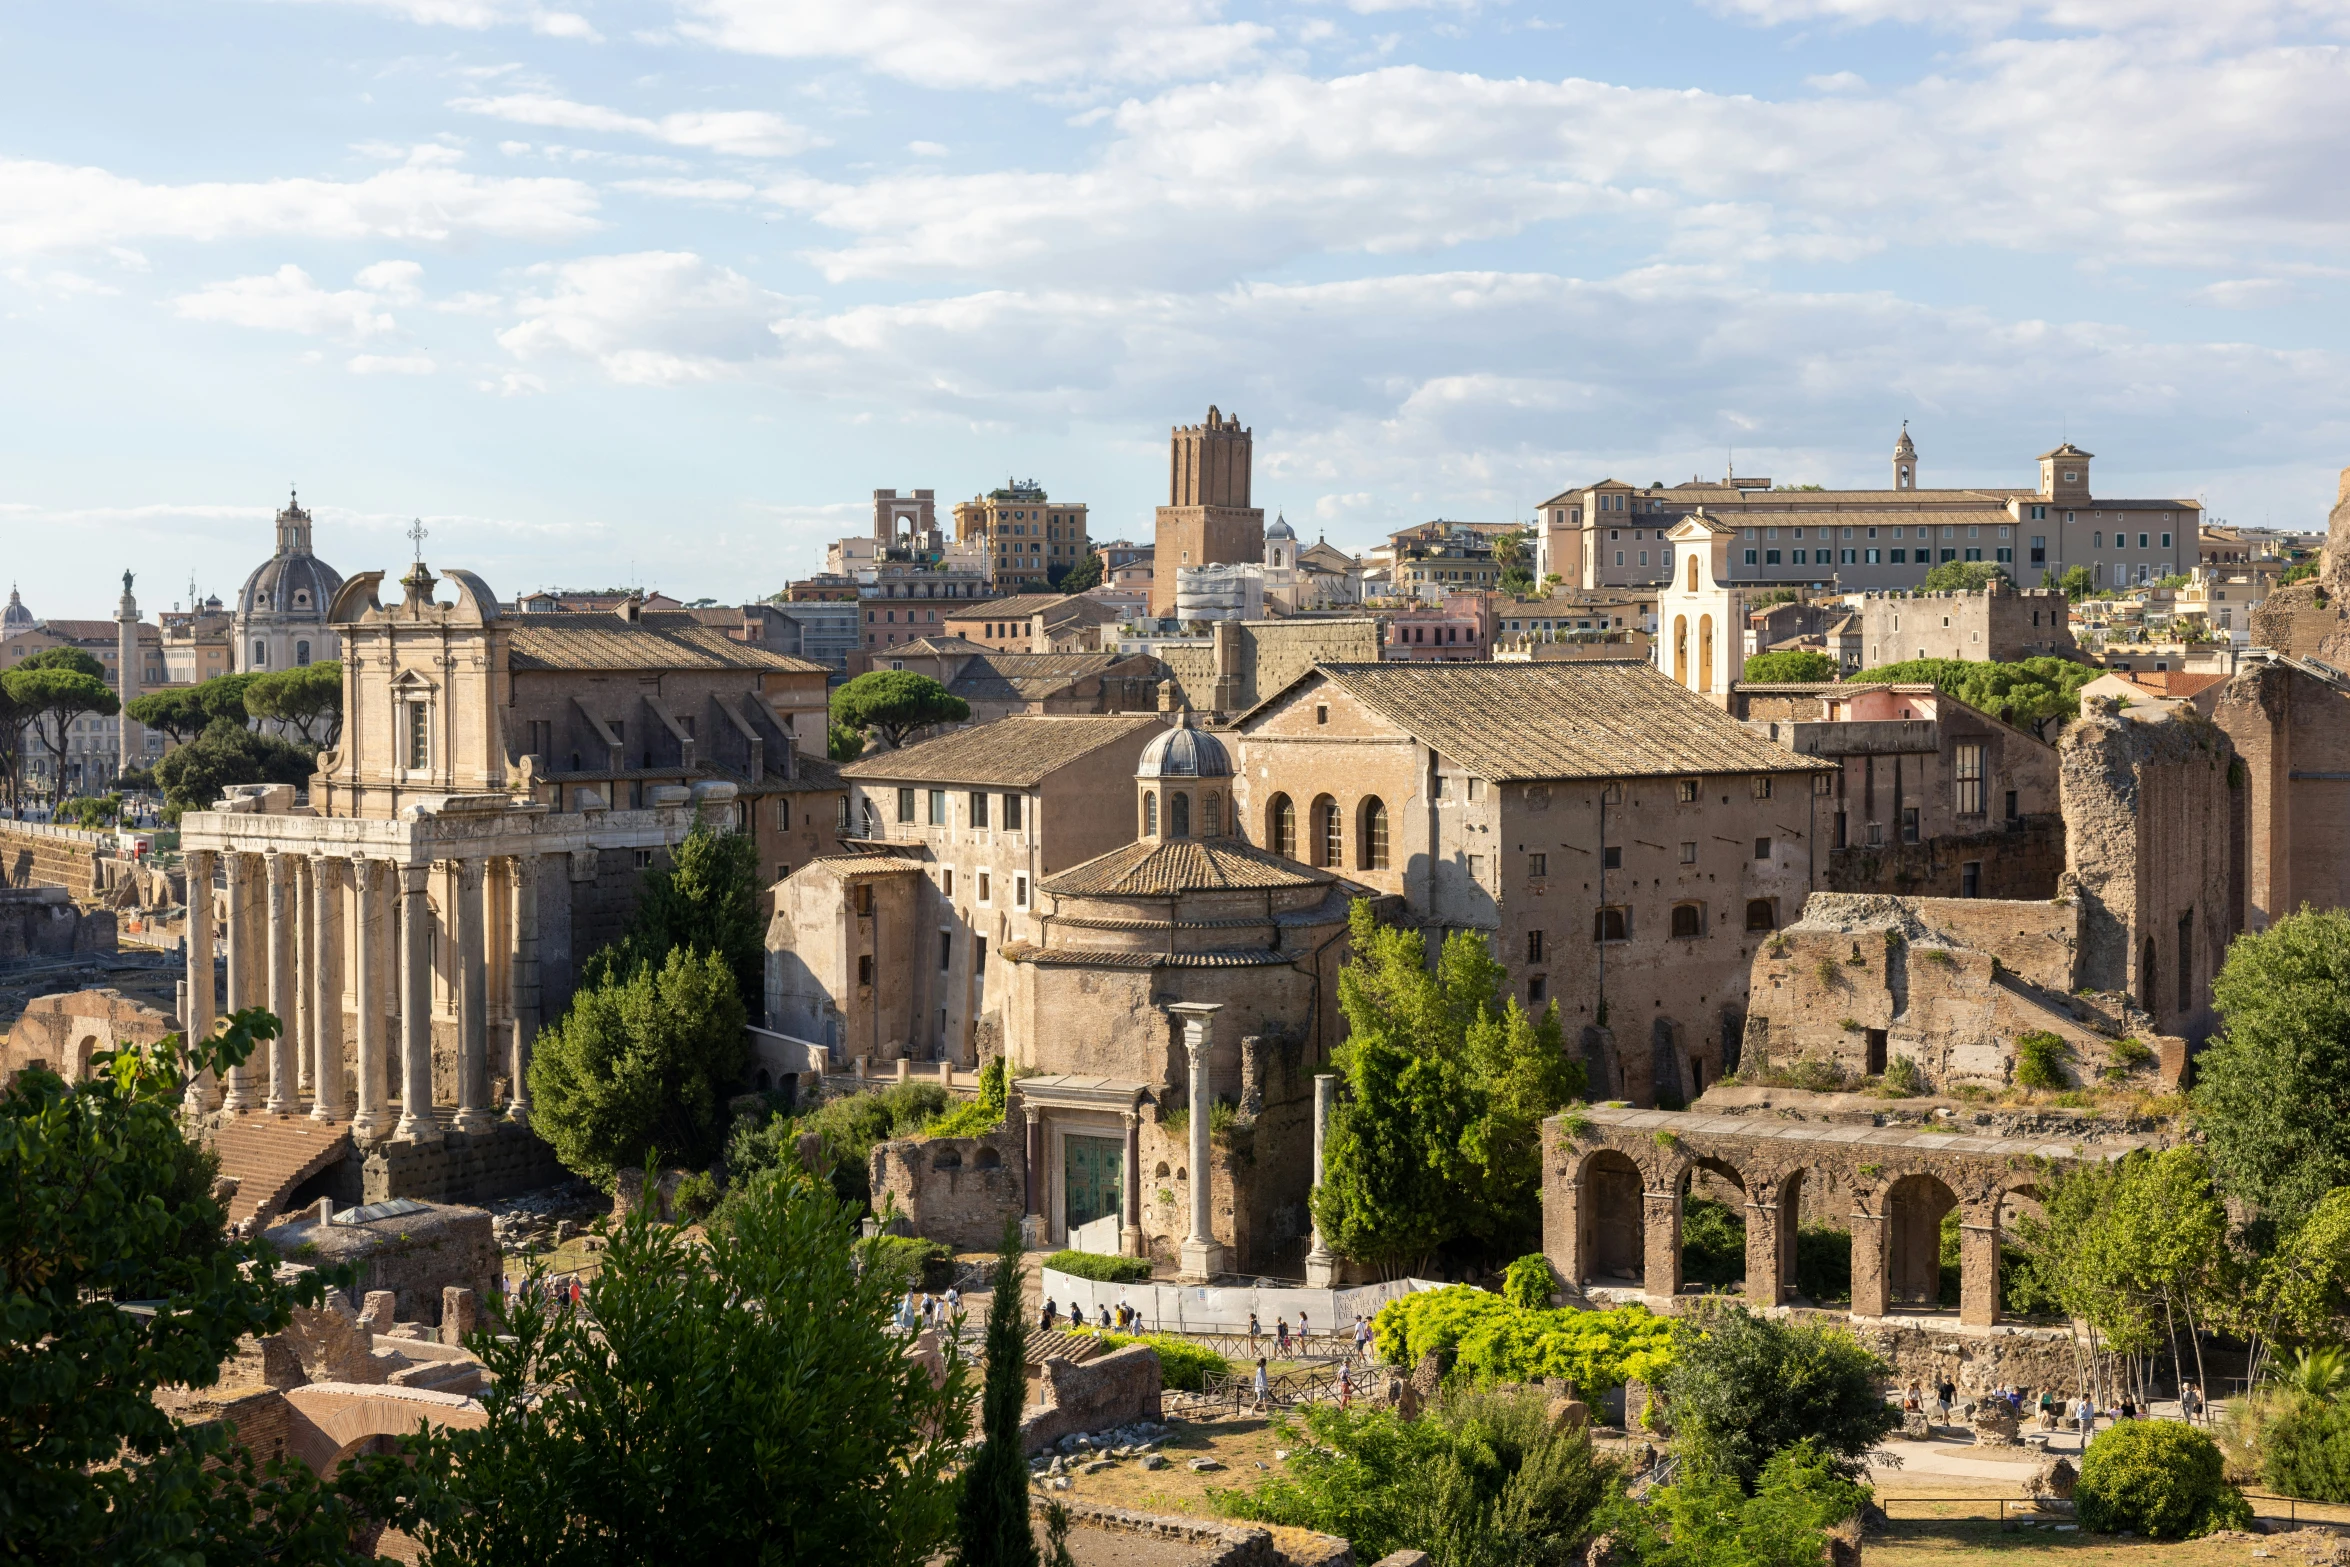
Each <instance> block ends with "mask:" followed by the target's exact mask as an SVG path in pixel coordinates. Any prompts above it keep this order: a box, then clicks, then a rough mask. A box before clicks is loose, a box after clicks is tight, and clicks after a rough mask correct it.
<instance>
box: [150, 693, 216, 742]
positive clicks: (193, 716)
mask: <svg viewBox="0 0 2350 1567" xmlns="http://www.w3.org/2000/svg"><path fill="white" fill-rule="evenodd" d="M196 689H197V688H196V687H194V686H175V687H173V688H172V689H171V690H168V691H150V692H148V693H147V694H146V695H145V696H140V697H133V698H132V699H131V705H130V709H129V711H130V715H131V717H133V718H134V719H137V720H138V721H139V723H140V724H142V725H144V726H145V727H146V728H149V729H160V730H162V731H163V732H164V733H165V734H167V735H169V736H171V742H172V744H174V745H186V744H187V743H188V742H189V741H190V740H193V739H195V738H196V736H198V735H200V734H202V733H203V732H204V726H205V725H206V724H209V723H210V722H212V714H211V713H209V712H208V711H206V710H205V707H204V704H203V703H202V702H201V701H199V700H197V698H196Z"/></svg>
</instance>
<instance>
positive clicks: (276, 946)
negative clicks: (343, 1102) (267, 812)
mask: <svg viewBox="0 0 2350 1567" xmlns="http://www.w3.org/2000/svg"><path fill="white" fill-rule="evenodd" d="M262 858H263V862H264V863H265V864H266V865H267V866H268V869H269V1010H270V1011H272V1012H275V1013H276V1014H277V1021H278V1034H277V1038H275V1039H273V1040H271V1041H270V1042H269V1102H268V1103H267V1104H265V1105H263V1106H262V1108H263V1109H265V1110H267V1111H268V1112H269V1113H270V1114H271V1115H292V1114H293V1113H294V1112H295V1110H297V1109H299V1108H300V1106H299V1105H297V1104H296V1103H295V1100H294V1055H295V1049H296V1047H295V1042H294V1038H293V1034H294V1022H295V1014H296V1011H297V1010H298V1008H299V1006H300V1001H299V999H298V995H297V985H296V980H295V974H294V956H295V951H296V944H295V935H294V925H295V917H296V914H297V912H298V911H297V909H296V907H295V902H296V900H295V889H294V859H293V856H292V855H289V854H278V853H275V852H274V851H273V852H271V853H269V854H267V855H264V856H263V857H262Z"/></svg>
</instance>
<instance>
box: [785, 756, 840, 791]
mask: <svg viewBox="0 0 2350 1567" xmlns="http://www.w3.org/2000/svg"><path fill="white" fill-rule="evenodd" d="M793 764H794V765H793V768H792V771H793V773H794V774H795V776H793V777H790V778H775V777H770V778H768V779H766V780H765V782H766V786H767V791H768V792H769V793H771V794H820V793H824V792H826V791H831V792H838V791H839V790H841V789H845V788H846V787H848V786H847V785H846V784H844V783H843V782H842V781H841V776H840V763H838V762H836V761H833V760H832V759H831V758H829V757H823V756H809V755H807V754H806V753H804V752H803V753H801V754H800V755H799V756H797V757H795V758H793Z"/></svg>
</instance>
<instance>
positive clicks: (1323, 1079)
mask: <svg viewBox="0 0 2350 1567" xmlns="http://www.w3.org/2000/svg"><path fill="white" fill-rule="evenodd" d="M1337 1103H1338V1079H1337V1078H1335V1077H1333V1076H1331V1075H1330V1074H1329V1073H1328V1072H1317V1073H1315V1074H1314V1187H1313V1189H1314V1190H1315V1191H1317V1192H1318V1191H1320V1190H1321V1189H1322V1181H1323V1179H1324V1172H1325V1170H1326V1169H1327V1168H1328V1166H1327V1165H1325V1164H1324V1163H1323V1148H1324V1145H1325V1144H1327V1143H1328V1142H1329V1140H1330V1112H1331V1110H1332V1109H1334V1108H1335V1107H1336V1106H1337ZM1311 1206H1312V1205H1311V1204H1310V1203H1309V1204H1308V1211H1309V1212H1310V1211H1311ZM1337 1274H1338V1259H1337V1258H1336V1257H1334V1256H1332V1255H1331V1254H1330V1246H1329V1243H1328V1242H1327V1241H1325V1240H1323V1239H1322V1221H1321V1220H1320V1219H1316V1220H1314V1244H1313V1249H1312V1250H1310V1251H1308V1252H1307V1253H1306V1285H1307V1287H1308V1288H1310V1289H1320V1290H1326V1289H1330V1288H1333V1287H1334V1286H1335V1284H1336V1282H1337Z"/></svg>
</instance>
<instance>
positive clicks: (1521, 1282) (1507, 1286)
mask: <svg viewBox="0 0 2350 1567" xmlns="http://www.w3.org/2000/svg"><path fill="white" fill-rule="evenodd" d="M1558 1287H1559V1280H1558V1275H1557V1274H1556V1273H1555V1272H1553V1271H1551V1266H1550V1259H1549V1258H1548V1257H1545V1256H1544V1255H1542V1253H1540V1252H1538V1251H1530V1252H1528V1253H1526V1255H1525V1256H1523V1257H1520V1258H1519V1259H1518V1260H1517V1261H1515V1262H1513V1263H1511V1264H1510V1266H1509V1271H1508V1272H1506V1273H1504V1274H1503V1275H1502V1276H1501V1294H1502V1298H1503V1299H1504V1300H1506V1301H1508V1302H1509V1303H1510V1304H1511V1305H1513V1306H1525V1307H1528V1308H1531V1309H1535V1310H1539V1309H1541V1308H1542V1307H1545V1306H1548V1305H1549V1304H1550V1293H1551V1291H1553V1290H1555V1289H1557V1288H1558Z"/></svg>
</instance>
